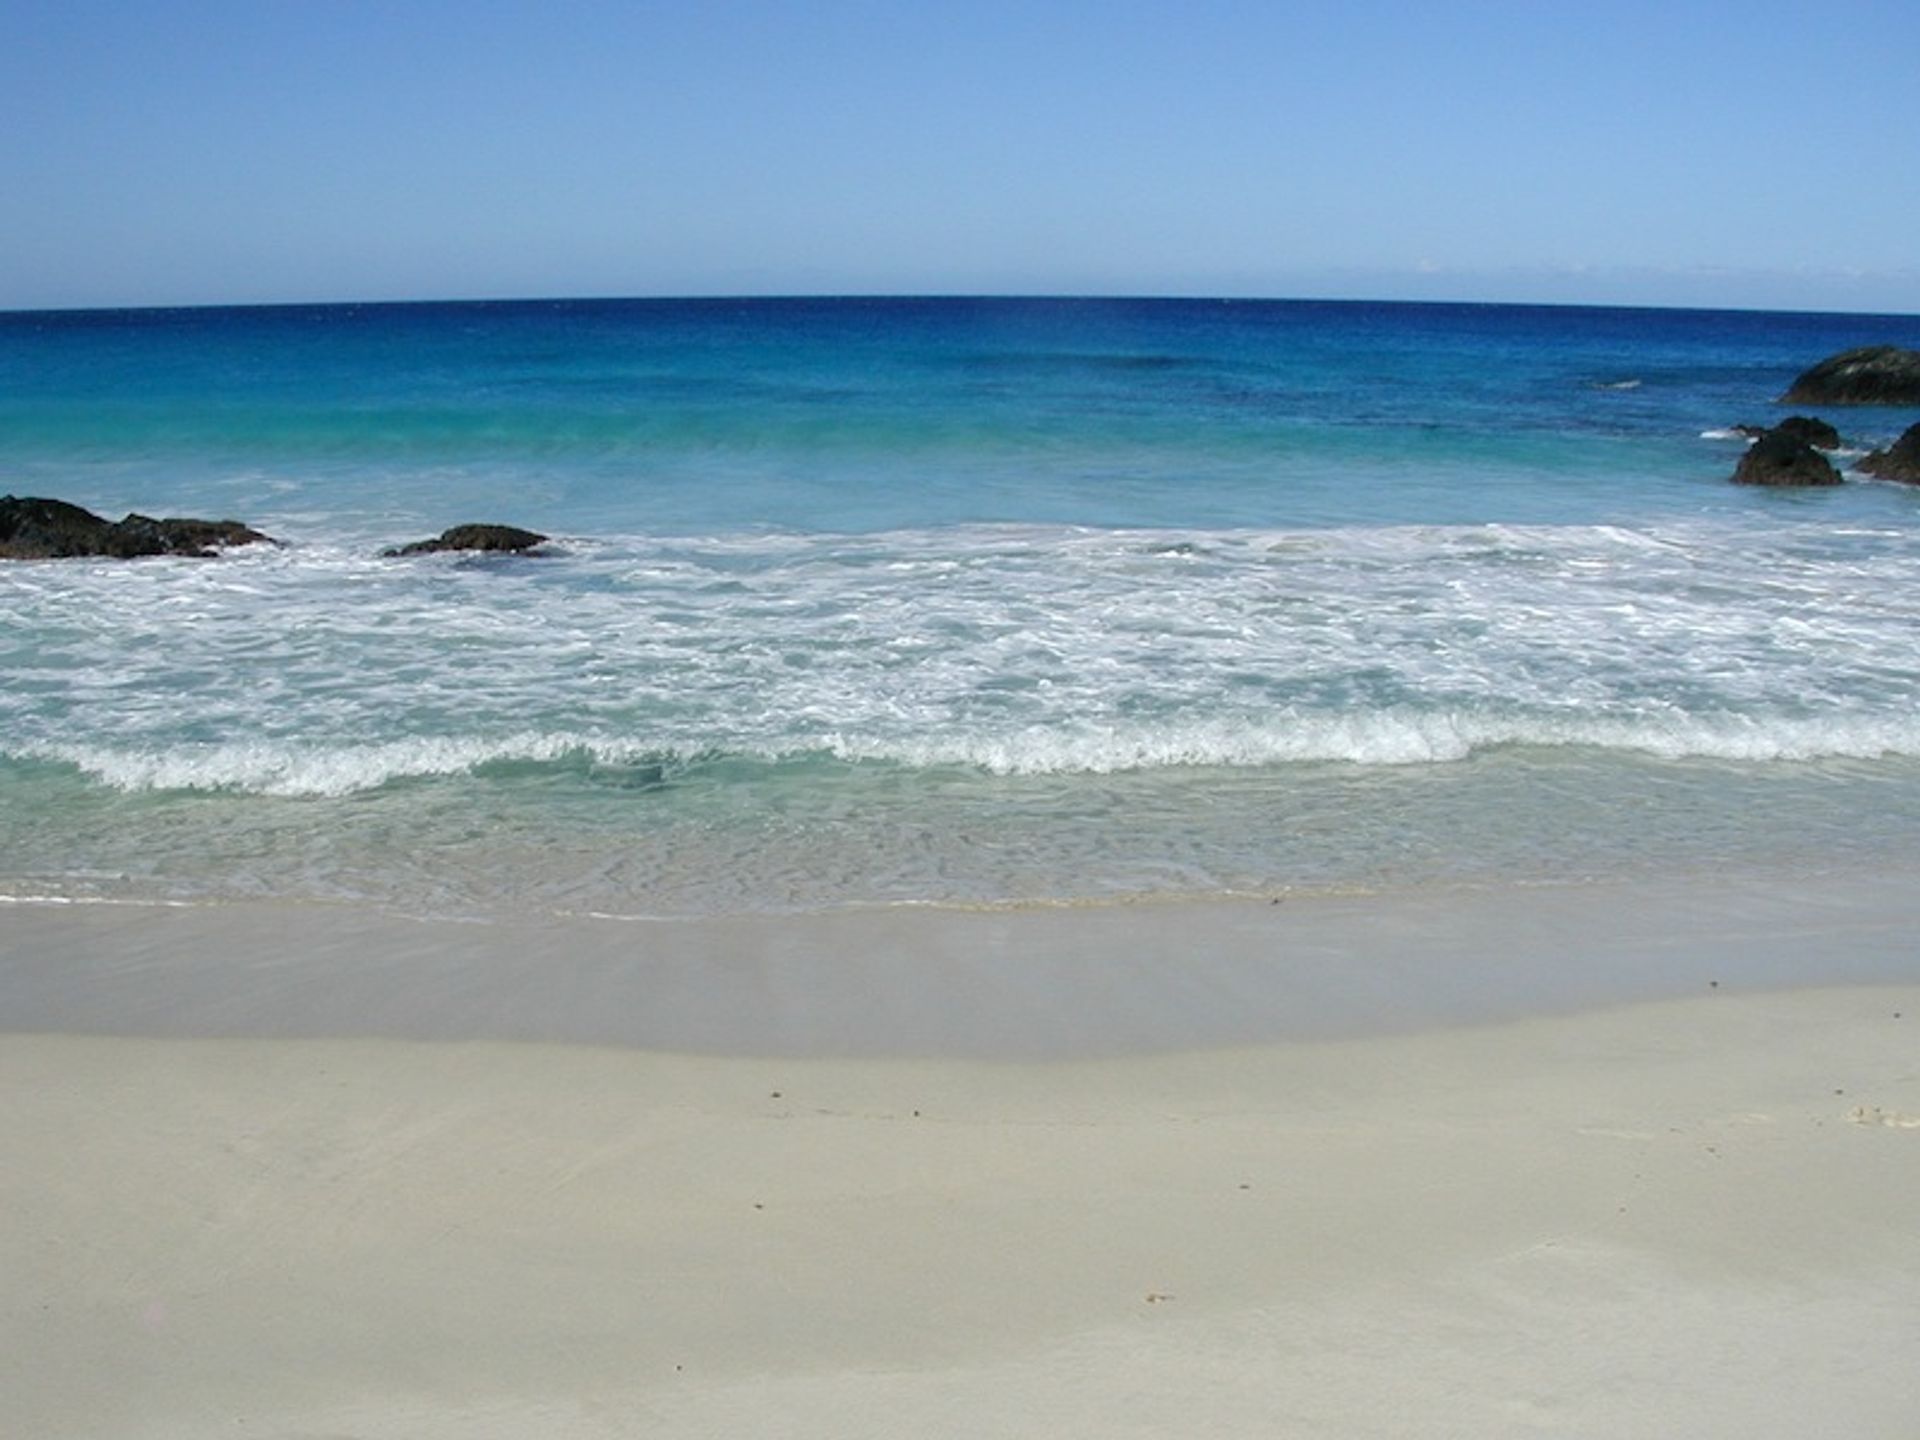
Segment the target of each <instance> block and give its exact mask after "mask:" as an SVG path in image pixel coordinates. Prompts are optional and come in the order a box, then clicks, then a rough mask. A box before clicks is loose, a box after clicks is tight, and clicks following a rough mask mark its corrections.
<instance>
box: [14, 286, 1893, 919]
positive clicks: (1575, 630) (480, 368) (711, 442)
mask: <svg viewBox="0 0 1920 1440" xmlns="http://www.w3.org/2000/svg"><path fill="white" fill-rule="evenodd" d="M1916 339H1920V320H1915V319H1912V318H1906V317H1863V316H1844V317H1842V316H1814V315H1765V314H1755V313H1737V314H1729V313H1710V312H1677V311H1616V310H1569V309H1537V308H1521V307H1494V306H1413V305H1373V304H1351V305H1341V304H1324V303H1258V302H1246V301H1239V302H1211V301H1207V302H1197V301H1114V302H1104V301H1100V302H1096V301H1011V300H1004V301H994V300H931V301H883V300H812V301H764V300H743V301H671V302H670V301H661V302H554V303H528V304H513V305H498V304H488V305H420V306H368V307H296V308H286V309H248V310H198V311H144V312H96V313H85V314H75V313H68V314H57V315H34V314H12V315H0V490H10V491H12V492H14V493H17V494H41V495H55V496H59V497H62V498H66V499H71V500H74V501H77V502H79V503H82V504H86V505H88V506H90V507H91V508H93V509H96V510H98V511H101V512H104V513H108V514H111V515H115V516H117V515H119V514H121V513H123V512H124V511H127V510H130V509H137V510H141V511H143V512H146V513H151V514H198V515H210V516H233V517H236V518H240V519H244V520H247V521H248V522H250V523H253V524H255V525H258V526H260V527H261V528H263V529H266V530H267V531H269V532H270V533H272V534H274V535H276V536H278V537H280V538H281V539H282V540H284V541H285V542H286V544H285V547H284V548H281V549H276V550H267V549H256V550H248V551H238V552H233V553H230V554H229V555H227V556H225V557H223V558H222V559H220V560H218V561H214V562H194V561H185V560H155V561H147V562H140V563H136V564H121V565H113V564H107V563H93V562H55V563H38V564H13V565H8V566H5V567H0V625H3V628H0V675H3V676H4V679H3V680H0V893H5V894H10V895H14V896H24V895H41V896H59V897H66V898H82V899H84V898H155V897H165V898H179V899H189V900H193V899H210V898H222V897H232V896H240V895H271V896H291V897H303V898H311V897H339V898H348V897H350V898H356V899H370V900H373V901H376V902H378V903H382V904H387V905H392V906H395V907H397V908H401V909H410V910H425V911H435V912H439V913H455V914H469V913H484V912H487V911H489V910H493V909H499V908H512V909H523V908H529V907H532V908H549V909H557V910H590V911H596V912H606V913H618V914H682V913H699V912H708V911H715V910H741V909H787V908H818V907H830V906H838V905H846V904H865V903H887V902H902V901H912V902H935V903H993V902H1004V901H1022V900H1088V899H1102V898H1111V897H1116V896H1132V895H1143V894H1144V895H1164V894H1208V893H1219V892H1252V893H1268V892H1281V891H1299V890H1312V889H1326V888H1334V889H1340V888H1352V887H1380V886H1397V885H1421V884H1433V883H1478V882H1487V881H1505V880H1512V879H1527V880H1533V879H1537V880H1564V879H1573V878H1583V877H1588V876H1618V875H1632V874H1640V873H1648V872H1651V871H1656V870H1657V871H1661V872H1672V871H1674V870H1676V869H1680V870H1685V869H1698V870H1709V869H1714V868H1721V867H1726V866H1734V865H1737V866H1742V867H1748V868H1752V867H1768V866H1779V867H1782V868H1794V867H1804V866H1810V865H1811V866H1819V867H1825V866H1844V865H1848V864H1853V863H1862V862H1864V861H1868V860H1871V861H1873V862H1874V863H1887V862H1895V863H1898V862H1901V861H1902V860H1904V859H1905V858H1909V857H1912V856H1914V855H1916V854H1917V853H1920V843H1917V842H1920V720H1916V718H1915V717H1916V707H1915V700H1916V698H1917V697H1920V653H1917V652H1916V647H1915V644H1914V641H1913V636H1914V634H1915V621H1916V620H1920V543H1917V542H1916V540H1915V538H1914V537H1915V521H1916V518H1920V490H1914V489H1910V488H1906V487H1901V486H1896V485H1889V484H1881V483H1874V482H1858V483H1853V484H1849V485H1847V486H1844V487H1842V488H1840V489H1838V490H1833V491H1822V492H1819V493H1806V494H1770V493H1762V492H1756V491H1751V490H1746V489H1742V488H1739V487H1735V486H1732V485H1730V484H1728V483H1727V476H1728V475H1729V474H1730V473H1731V471H1732V468H1733V465H1734V463H1735V461H1736V459H1737V458H1738V455H1739V453H1740V446H1741V443H1742V442H1741V441H1740V440H1739V439H1738V437H1737V436H1735V435H1733V434H1731V433H1730V432H1729V430H1728V428H1727V427H1729V426H1730V425H1732V424H1734V423H1736V422H1740V421H1765V420H1768V419H1770V418H1776V417H1777V416H1778V414H1779V413H1780V412H1779V411H1778V410H1777V408H1776V407H1775V406H1773V405H1772V404H1771V398H1772V397H1773V396H1775V395H1777V394H1778V393H1780V391H1781V390H1782V389H1783V388H1784V387H1785V385H1786V383H1787V381H1788V380H1790V379H1791V377H1792V376H1793V374H1794V373H1796V372H1797V371H1798V370H1799V369H1801V368H1804V367H1805V366H1806V365H1807V364H1810V363H1811V362H1812V361H1813V360H1815V359H1818V358H1819V357H1820V356H1822V355H1824V354H1826V353H1828V352H1830V351H1832V350H1836V349H1840V348H1844V347H1846V346H1849V345H1854V344H1862V343H1869V342H1874V341H1879V340H1889V341H1894V342H1898V343H1907V344H1912V343H1915V341H1916ZM1829 418H1831V419H1834V420H1835V421H1836V422H1837V423H1838V424H1839V425H1840V427H1841V429H1842V431H1843V433H1845V434H1846V435H1847V436H1848V438H1849V442H1850V445H1852V446H1853V447H1855V448H1864V447H1865V446H1868V445H1873V444H1880V443H1885V442H1886V441H1887V440H1889V439H1891V438H1892V437H1893V436H1894V435H1897V434H1898V433H1899V432H1900V430H1901V429H1902V428H1904V427H1905V426H1906V425H1907V424H1910V423H1912V422H1913V421H1915V420H1920V412H1907V411H1901V410H1891V409H1873V410H1856V411H1850V412H1835V413H1831V414H1830V415H1829ZM466 520H500V521H506V522H510V523H515V524H521V525H526V526H530V527H533V528H536V529H539V530H542V531H544V532H546V533H549V534H550V535H552V536H553V537H554V541H553V543H552V544H551V545H550V546H549V547H547V552H546V553H544V554H541V555H536V556H530V557H525V558H486V559H476V558H458V557H444V556H443V557H431V558H426V559H413V560H405V561H402V560H387V559H382V558H380V556H379V554H378V552H379V550H380V549H381V547H383V546H386V545H390V544H393V543H396V542H400V541H405V540H409V539H415V538H419V537H421V536H424V535H427V534H430V533H433V532H435V531H437V530H439V529H441V528H443V527H445V526H447V525H450V524H453V523H456V522H460V521H466Z"/></svg>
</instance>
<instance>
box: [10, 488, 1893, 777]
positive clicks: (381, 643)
mask: <svg viewBox="0 0 1920 1440" xmlns="http://www.w3.org/2000/svg"><path fill="white" fill-rule="evenodd" d="M0 584H5V585H7V586H9V587H10V590H9V593H8V599H9V601H10V603H11V605H12V613H13V614H15V615H16V616H18V617H19V624H18V627H17V629H16V632H15V633H16V635H17V636H19V637H21V638H20V639H19V640H18V641H17V642H16V643H15V644H14V645H13V647H12V648H11V649H8V648H7V646H6V644H5V642H0V663H4V665H5V666H6V668H7V671H8V673H9V674H10V675H11V676H12V677H13V681H12V683H11V684H10V685H9V686H8V687H6V689H5V690H4V691H3V692H0V734H4V735H5V736H6V737H7V738H6V740H5V742H4V747H5V750H6V751H7V753H9V754H12V755H14V756H16V757H22V758H37V759H43V760H46V759H51V760H58V761H61V762H63V763H66V764H71V765H74V766H76V767H78V768H79V769H80V770H82V771H83V772H84V773H86V774H88V775H89V776H92V777H94V778H95V779H97V780H99V781H101V782H102V783H105V784H108V785H111V786H114V787H116V788H119V789H124V790H232V791H238V792H246V793H258V794H266V795H281V796H326V795H347V794H352V793H356V792H359V791H364V790H368V789H373V788H378V787H380V786H382V785H387V784H390V783H392V782H394V781H397V780H402V779H406V778H411V777H431V776H446V775H459V774H469V773H472V772H473V771H475V770H477V769H480V768H482V767H485V766H487V765H489V764H494V763H509V762H526V763H531V764H535V765H540V764H554V763H558V762H562V761H567V760H569V759H570V758H576V757H577V758H579V759H580V760H582V761H583V762H587V763H598V764H602V765H609V766H623V765H633V764H636V763H645V762H661V761H665V762H672V763H679V764H685V763H693V762H696V761H698V760H700V759H701V758H702V757H710V756H734V757H741V758H744V759H748V760H757V761H764V762H768V763H777V762H780V761H783V760H788V759H796V758H803V757H808V756H816V757H819V756H825V757H835V758H838V759H841V760H848V761H881V762H887V763H894V764H901V765H907V766H927V765H960V766H971V767H975V768H979V769H984V770H987V771H992V772H995V773H1004V774H1069V773H1110V772H1116V771H1124V770H1139V769H1153V768H1165V767H1171V766H1272V765H1286V764H1294V763H1307V762H1317V761H1340V762H1348V763H1354V764H1361V765H1408V764H1429V763H1446V762H1452V761H1457V760H1460V759H1462V758H1465V757H1467V756H1470V755H1473V754H1475V753H1478V752H1481V751H1484V750H1487V749H1489V748H1492V747H1496V746H1503V745H1549V746H1568V745H1579V746H1593V747H1598V748H1601V749H1604V750H1614V751H1621V752H1631V753H1638V754H1645V755H1657V756H1712V757H1721V758H1729V759H1744V760H1756V761H1765V760H1793V759H1805V758H1816V757H1822V756H1850V757H1867V756H1883V755H1892V756H1902V755H1910V754H1915V753H1920V740H1916V732H1915V724H1914V722H1912V721H1911V720H1910V719H1909V717H1911V716H1913V715H1914V714H1916V712H1917V711H1920V703H1917V702H1920V663H1916V661H1915V658H1914V651H1913V645H1912V636H1913V634H1914V633H1915V625H1916V623H1920V539H1916V538H1915V537H1914V535H1913V534H1912V533H1911V532H1910V531H1908V530H1907V529H1904V528H1902V527H1899V526H1895V525H1871V524H1867V525H1863V524H1839V525H1836V524H1832V523H1827V522H1822V521H1817V520H1816V521H1811V522H1807V523H1795V522H1794V521H1793V520H1792V519H1791V518H1790V517H1789V518H1784V519H1783V518H1779V517H1766V518H1765V519H1764V521H1759V520H1740V521H1734V522H1728V521H1718V520H1702V521H1700V522H1697V523H1677V522H1676V523H1668V524H1664V525H1660V526H1641V527H1632V526H1621V525H1583V526H1515V525H1476V526H1399V527H1381V528H1368V529H1362V530H1353V531H1255V530H1239V531H1150V532H1149V531H1104V530H1086V529H1055V528H1044V527H1031V526H979V527H969V528H960V529H947V530H929V531H910V532H897V533H890V534H880V535H867V536H818V535H814V536H801V535H791V534H771V535H769V534H734V535H728V536H718V537H708V538H698V539H679V540H646V541H641V540H627V541H606V542H601V543H599V544H597V545H595V546H592V547H583V548H582V550H581V551H580V552H579V553H576V554H573V555H570V556H565V557H555V558H552V559H549V560H546V561H542V562H537V563H524V564H517V565H505V566H467V567H463V566H460V565H457V564H446V565H437V566H404V565H399V564H396V563H394V562H391V561H379V560H377V559H372V558H369V557H366V556H364V555H358V554H355V553H353V552H351V551H349V550H346V549H343V548H336V549H328V548H324V547H314V548H312V549H308V550H304V551H298V552H275V553H274V554H272V555H264V554H263V555H262V556H261V557H259V558H257V559H249V560H247V561H246V562H244V563H236V564H234V565H228V564H226V563H223V564H222V565H220V566H218V567H213V566H201V567H197V568H196V567H192V566H187V565H180V566H170V567H159V566H155V567H122V568H120V569H114V568H112V567H105V566H102V567H95V568H91V569H79V570H71V571H69V570H61V571H59V572H58V573H53V572H50V571H47V570H44V569H43V570H39V571H33V570H31V569H28V568H22V569H21V570H17V571H8V572H6V574H5V575H4V577H0Z"/></svg>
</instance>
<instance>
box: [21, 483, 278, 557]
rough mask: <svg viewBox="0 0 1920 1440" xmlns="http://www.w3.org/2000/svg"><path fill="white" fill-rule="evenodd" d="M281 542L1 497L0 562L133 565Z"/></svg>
mask: <svg viewBox="0 0 1920 1440" xmlns="http://www.w3.org/2000/svg"><path fill="white" fill-rule="evenodd" d="M261 542H264V543H266V544H269V545H276V544H278V543H279V542H278V541H277V540H274V539H273V538H272V537H271V536H269V535H262V534H261V533H260V532H259V531H258V530H255V529H252V528H251V527H249V526H246V525H242V524H241V523H240V522H239V521H238V520H186V519H178V518H173V519H166V520H155V519H154V518H152V517H151V516H148V515H129V516H127V518H126V519H124V520H104V519H102V518H101V517H100V516H98V515H96V514H94V513H93V512H92V511H91V510H85V509H82V508H81V507H80V506H78V505H71V504H69V503H68V502H66V501H65V500H47V499H42V498H39V497H36V496H31V495H27V496H14V495H6V496H0V560H70V559H75V558H78V557H82V556H94V557H105V558H109V559H114V560H134V559H138V558H140V557H142V556H146V555H187V556H192V557H194V558H195V559H201V560H205V559H211V558H212V557H213V555H214V554H215V553H216V552H217V551H218V550H220V549H221V548H223V547H225V546H228V545H252V544H256V543H261Z"/></svg>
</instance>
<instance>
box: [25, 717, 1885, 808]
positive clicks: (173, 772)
mask: <svg viewBox="0 0 1920 1440" xmlns="http://www.w3.org/2000/svg"><path fill="white" fill-rule="evenodd" d="M1520 746H1530V747H1544V748H1586V749H1594V750H1600V751H1608V752H1615V753H1620V754H1634V755H1641V756H1646V757H1651V758H1655V759H1663V760H1684V759H1716V760H1729V761H1741V762H1782V761H1784V762H1800V761H1814V760H1827V759H1864V760H1873V759H1884V758H1898V757H1906V756H1920V719H1915V718H1911V717H1905V716H1895V715H1875V714H1830V715H1825V716H1755V715H1741V714H1735V713H1726V712H1723V713H1715V714H1697V715H1690V714H1684V713H1671V714H1657V715H1618V716H1597V717H1596V716H1555V715H1539V714H1534V715H1497V714H1487V713H1474V712H1469V711H1436V712H1426V711H1419V710H1414V709H1410V708H1401V709H1393V710H1382V711H1372V712H1362V713H1350V714H1288V715H1279V716H1271V717H1237V718H1215V719H1205V720H1195V721H1188V722H1174V723H1162V724H1145V723H1125V724H1123V723H1113V724H1095V723H1084V724H1077V725H1071V726H1051V727H1044V726H1031V727H1026V728H1021V729H1017V730H1006V731H997V732H996V731H991V730H984V731H977V732H972V733H964V732H963V733H951V734H944V735H899V736H884V735H870V734H854V733H840V734H833V735H828V736H823V737H820V738H819V739H817V740H815V741H813V742H811V743H807V744H791V745H761V744H754V743H751V742H747V743H735V744H712V745H706V744H703V745H689V744H682V743H648V742H646V741H643V740H640V739H626V738H620V737H608V736H590V735H580V734H570V733H533V732H529V733H522V734H517V735H512V736H506V737H499V738H491V739H486V738H466V739H449V738H420V739H413V740H399V741H390V742H385V743H380V744H362V745H355V744H328V743H323V742H315V743H305V742H299V741H244V742H236V743H231V744H214V745H205V746H192V747H177V748H174V749H171V750H164V751H150V750H142V749H137V748H136V749H124V750H123V749H112V748H107V747H103V746H99V745H85V746H78V745H76V746H63V745H48V746H42V747H35V748H34V749H33V750H32V751H31V752H29V753H26V754H24V755H22V754H20V753H19V752H16V758H24V759H31V760H38V761H43V762H53V763H58V764H63V765H70V766H72V767H74V768H75V769H77V770H79V771H80V772H81V773H83V774H85V775H86V776H88V777H90V778H91V779H93V780H96V781H98V782H100V783H101V784H104V785H108V786H111V787H112V788H114V789H118V790H123V791H168V790H179V791H202V792H222V791H224V792H238V793H247V794H257V795H269V796H283V797H314V798H320V797H340V796H346V795H351V794H356V793H360V792H364V791H369V790H376V789H379V788H381V787H383V786H386V785H389V784H393V783H396V782H400V781H404V780H412V779H431V778H434V777H449V776H459V775H471V774H474V773H476V772H481V771H483V770H485V769H487V768H488V767H494V766H504V765H533V766H541V767H556V768H557V767H573V768H577V769H579V770H581V771H582V773H583V774H586V775H589V776H593V775H595V774H596V772H601V771H605V772H608V773H610V774H611V775H612V777H613V778H614V779H616V780H618V781H620V782H621V783H622V784H623V785H629V786H630V784H631V779H632V776H633V775H634V774H635V773H637V770H636V767H638V768H639V769H644V770H645V771H646V773H647V774H648V775H649V776H650V777H653V778H659V777H658V776H657V775H656V773H655V772H656V768H657V767H664V769H665V770H666V771H669V772H670V771H672V770H681V771H684V770H686V769H688V768H691V767H695V766H701V765H706V764H710V763H713V762H716V761H735V762H744V763H747V764H757V765H762V766H777V765H781V764H788V763H805V762H809V761H812V762H816V763H818V762H821V761H827V762H839V763H843V764H888V765H898V766H903V767H906V768H909V769H933V768H949V769H951V768H962V769H975V770H979V771H982V772H985V773H988V774H993V775H1002V776H1039V775H1111V774H1119V773H1126V772H1134V771H1148V770H1160V769H1172V768H1209V767H1211V768H1234V769H1260V768H1266V767H1276V766H1286V765H1295V764H1351V765H1360V766H1407V765H1433V764H1451V763H1457V762H1460V761H1463V760H1467V759H1470V758H1472V757H1473V756H1475V755H1478V754H1481V753H1484V752H1486V751H1489V750H1494V749H1499V748H1506V747H1520ZM599 778H606V776H605V775H601V776H600V777H599Z"/></svg>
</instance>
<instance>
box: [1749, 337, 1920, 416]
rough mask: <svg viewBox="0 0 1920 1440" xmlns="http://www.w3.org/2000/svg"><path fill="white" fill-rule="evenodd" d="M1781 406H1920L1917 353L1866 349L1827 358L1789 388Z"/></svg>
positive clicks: (1896, 348)
mask: <svg viewBox="0 0 1920 1440" xmlns="http://www.w3.org/2000/svg"><path fill="white" fill-rule="evenodd" d="M1780 403H1781V404H1782V405H1920V350H1902V349H1901V348H1900V347H1899V346H1898V345H1866V346H1862V347H1861V348H1860V349H1858V350H1843V351H1841V352H1840V353H1839V354H1838V355H1829V356H1828V357H1827V358H1826V359H1825V360H1822V361H1821V362H1820V363H1819V364H1818V365H1816V366H1814V367H1813V368H1812V369H1811V370H1808V371H1807V372H1805V373H1804V374H1803V375H1801V376H1800V378H1799V379H1797V380H1795V381H1794V382H1793V384H1792V385H1791V386H1789V387H1788V389H1787V393H1786V394H1784V395H1782V396H1781V397H1780Z"/></svg>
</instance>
